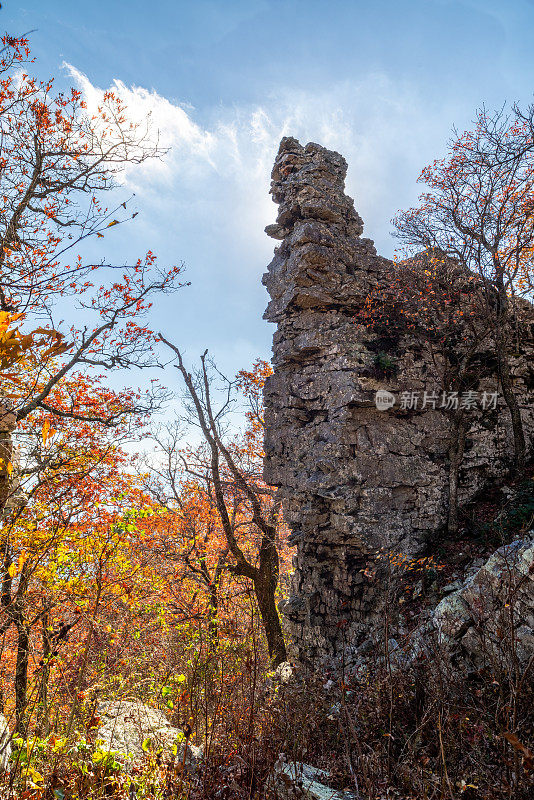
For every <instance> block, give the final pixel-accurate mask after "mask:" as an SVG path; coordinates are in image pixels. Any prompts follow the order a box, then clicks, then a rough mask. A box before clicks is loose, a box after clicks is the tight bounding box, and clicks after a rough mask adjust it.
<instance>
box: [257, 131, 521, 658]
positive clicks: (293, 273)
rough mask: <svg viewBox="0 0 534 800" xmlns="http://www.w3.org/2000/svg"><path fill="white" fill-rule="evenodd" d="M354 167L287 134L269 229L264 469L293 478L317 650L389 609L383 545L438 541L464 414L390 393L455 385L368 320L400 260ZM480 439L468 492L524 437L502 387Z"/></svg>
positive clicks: (300, 576) (397, 548)
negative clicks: (385, 247)
mask: <svg viewBox="0 0 534 800" xmlns="http://www.w3.org/2000/svg"><path fill="white" fill-rule="evenodd" d="M346 171H347V163H346V161H345V159H344V158H343V157H342V156H341V155H339V153H335V152H332V151H330V150H327V149H325V148H324V147H321V146H320V145H318V144H314V143H309V144H307V145H306V146H302V145H301V144H300V143H299V142H298V141H297V140H296V139H293V138H284V139H283V140H282V142H281V144H280V149H279V152H278V155H277V157H276V160H275V164H274V168H273V172H272V185H271V186H272V188H271V193H272V197H273V200H274V201H275V203H277V204H278V206H279V209H278V217H277V220H276V223H274V224H273V225H269V226H268V227H267V229H266V231H267V233H268V234H269V235H270V236H272V237H273V238H275V239H276V240H278V242H279V244H278V246H277V247H276V249H275V254H274V258H273V260H272V262H271V263H270V264H269V267H268V272H267V273H266V275H265V276H264V279H263V282H264V285H265V286H266V288H267V291H268V293H269V295H270V298H271V300H270V302H269V305H268V307H267V311H266V313H265V317H266V319H267V320H269V321H270V322H273V323H275V324H276V326H277V329H276V332H275V334H274V338H273V368H274V374H273V375H272V376H271V377H270V378H269V379H268V381H267V383H266V385H265V390H264V399H265V408H266V414H265V424H266V434H265V461H264V475H265V480H266V481H267V482H268V483H269V484H271V485H274V486H277V487H279V490H280V493H281V496H282V498H283V503H284V514H285V519H286V522H287V523H288V524H289V526H290V528H291V537H290V543H291V544H293V545H295V546H296V555H295V557H294V566H295V573H294V577H293V581H292V591H291V596H290V598H289V599H288V600H287V601H286V602H285V603H284V604H283V606H282V607H281V609H282V611H283V612H284V614H285V615H286V616H287V617H288V618H289V620H290V623H291V627H292V634H293V638H294V640H295V642H296V646H297V657H299V658H302V659H304V660H305V659H310V660H312V661H313V660H315V661H316V660H320V659H322V658H324V657H330V656H332V655H336V654H338V653H339V651H340V649H341V648H342V647H347V646H349V647H351V648H357V647H358V646H361V645H362V643H363V642H365V640H366V638H368V635H369V631H370V630H371V629H372V627H373V626H375V625H376V623H377V621H379V620H380V619H381V617H382V616H383V603H384V592H383V580H382V576H383V571H382V572H381V570H380V568H379V567H378V568H377V566H376V560H375V559H376V554H377V552H378V551H386V552H388V553H393V554H395V553H397V554H403V555H404V556H406V557H408V558H417V557H418V556H420V555H421V554H422V553H428V548H429V547H430V546H431V544H432V542H435V541H436V540H439V537H440V536H442V535H443V530H444V526H445V523H446V519H447V510H448V450H449V444H450V436H451V431H450V421H449V418H448V417H446V416H445V415H444V414H443V413H442V412H440V410H439V408H436V409H433V408H432V407H431V406H427V407H426V408H425V409H417V410H414V411H411V412H409V413H406V412H401V411H400V410H399V407H398V405H397V406H396V407H395V406H394V407H393V408H391V409H390V410H387V411H382V410H378V409H377V407H376V404H375V395H376V392H377V391H378V390H386V391H389V392H392V393H395V394H396V395H397V396H398V394H399V393H401V392H403V391H410V392H412V391H418V392H423V391H427V392H429V393H431V392H439V388H440V383H439V376H438V375H437V373H436V368H435V365H434V363H433V361H432V359H431V358H430V356H429V355H428V353H426V352H424V351H423V350H422V348H421V346H420V342H419V343H418V342H416V341H414V339H413V338H410V333H409V331H406V332H405V333H404V334H403V335H402V336H401V337H400V339H399V340H398V341H397V342H395V343H394V344H391V343H389V344H388V343H387V342H384V341H382V340H381V339H380V337H379V336H378V335H377V334H376V333H374V332H373V331H372V330H371V329H369V328H367V327H365V326H364V325H361V324H358V323H357V322H356V321H355V314H356V312H357V311H358V309H360V308H361V307H362V304H363V302H364V301H365V298H366V297H367V296H368V294H369V292H370V291H371V290H372V289H373V288H374V287H376V286H380V285H382V284H387V282H388V278H389V276H390V275H391V272H392V268H393V264H392V262H391V261H388V260H387V259H385V258H382V257H381V256H379V255H377V253H376V250H375V247H374V245H373V242H372V241H371V240H369V239H365V238H363V237H362V232H363V223H362V220H361V218H360V216H359V215H358V213H357V212H356V211H355V209H354V204H353V201H352V199H351V198H350V197H348V196H347V195H346V194H345V190H344V181H345V175H346ZM533 319H534V318H531V321H530V323H529V324H530V328H531V330H532V328H534V324H533ZM529 341H530V343H529V344H528V348H530V349H527V350H525V347H527V345H525V347H523V349H522V350H521V352H519V353H518V354H517V356H516V357H515V360H514V362H513V363H512V372H513V375H514V389H515V391H516V393H517V395H518V397H519V399H520V404H521V413H522V415H523V419H524V425H525V429H526V431H527V436H529V437H530V439H531V438H532V431H533V430H534V408H533V406H534V403H533V396H532V382H533V376H532V374H531V373H532V364H534V359H533V352H534V349H533V345H532V335H530V340H529ZM388 347H389V348H390V350H391V356H392V358H394V359H395V364H396V369H395V373H394V374H393V375H389V376H388V377H385V376H384V374H381V373H380V371H379V370H377V368H376V358H377V353H379V352H381V351H384V350H386V351H387V350H388ZM388 355H389V353H388ZM529 364H530V366H529ZM480 389H481V390H482V389H484V390H487V391H488V392H489V391H493V392H495V391H498V382H497V378H496V376H495V375H494V374H491V373H488V374H486V376H485V377H484V379H483V382H482V383H481V384H480ZM467 439H468V442H469V446H468V447H467V448H466V452H465V455H464V460H463V463H462V468H461V475H460V493H459V494H460V503H461V504H463V503H467V502H470V501H471V500H473V498H474V497H476V496H477V495H479V494H480V492H482V491H483V490H484V489H485V487H487V486H489V485H491V484H492V483H495V482H499V481H500V480H502V479H503V477H504V476H505V475H506V474H507V473H508V470H509V465H510V459H511V456H512V447H513V437H512V434H511V426H510V422H509V414H508V412H507V409H506V408H504V406H503V403H502V400H501V399H499V406H498V408H497V410H496V411H495V412H494V413H493V414H492V415H487V416H485V417H484V418H482V417H481V414H480V413H479V414H476V413H474V414H473V417H472V424H471V427H470V429H469V431H468V434H467Z"/></svg>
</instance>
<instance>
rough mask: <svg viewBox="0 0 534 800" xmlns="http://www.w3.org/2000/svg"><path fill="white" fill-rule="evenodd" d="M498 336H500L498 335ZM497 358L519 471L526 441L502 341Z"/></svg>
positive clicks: (522, 467)
mask: <svg viewBox="0 0 534 800" xmlns="http://www.w3.org/2000/svg"><path fill="white" fill-rule="evenodd" d="M499 338H500V337H499ZM498 358H499V377H500V379H501V386H502V393H503V395H504V399H505V402H506V405H507V406H508V409H509V411H510V417H511V420H512V430H513V432H514V466H515V471H516V472H517V473H519V474H520V473H521V472H522V471H523V470H524V468H525V462H526V443H525V432H524V430H523V420H522V419H521V412H520V410H519V405H518V402H517V398H516V396H515V392H514V389H513V385H512V376H511V375H510V365H509V363H508V353H507V352H506V347H505V346H504V343H503V342H499V344H498Z"/></svg>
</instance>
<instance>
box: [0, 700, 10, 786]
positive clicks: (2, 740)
mask: <svg viewBox="0 0 534 800" xmlns="http://www.w3.org/2000/svg"><path fill="white" fill-rule="evenodd" d="M10 755H11V734H10V732H9V726H8V724H7V719H6V718H5V717H4V715H3V714H0V772H2V771H3V770H5V769H7V767H8V765H9V756H10Z"/></svg>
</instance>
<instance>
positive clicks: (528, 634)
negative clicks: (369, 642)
mask: <svg viewBox="0 0 534 800" xmlns="http://www.w3.org/2000/svg"><path fill="white" fill-rule="evenodd" d="M431 622H432V625H433V627H434V628H435V629H436V630H437V631H438V634H439V638H440V640H441V641H442V642H443V643H444V644H445V645H446V646H448V647H450V648H452V649H453V650H458V649H460V650H461V651H463V652H464V653H465V654H467V655H468V656H469V659H470V661H471V662H472V663H474V664H476V665H478V666H481V665H483V664H484V663H486V664H487V663H491V664H493V665H494V666H500V667H501V669H502V670H503V671H504V672H508V671H509V670H510V669H511V666H512V664H514V663H516V664H517V665H518V666H519V667H520V668H521V669H524V668H525V667H526V666H527V664H528V662H529V659H530V658H532V657H533V656H534V531H532V533H531V535H530V536H529V537H528V538H525V539H518V540H517V541H515V542H512V543H511V544H509V545H505V546H503V547H500V548H499V549H498V550H497V551H496V552H495V553H494V554H493V555H492V556H491V558H489V559H488V560H487V561H486V563H485V564H484V565H483V566H482V567H481V568H480V569H479V570H478V571H477V572H476V573H475V574H474V575H471V576H470V577H469V578H467V580H465V581H464V582H463V584H462V585H461V586H460V587H459V588H458V589H456V590H455V591H453V592H451V593H450V594H448V595H447V596H446V597H444V598H443V600H441V602H440V603H439V605H438V606H437V607H436V608H435V610H434V612H433V615H432V620H431Z"/></svg>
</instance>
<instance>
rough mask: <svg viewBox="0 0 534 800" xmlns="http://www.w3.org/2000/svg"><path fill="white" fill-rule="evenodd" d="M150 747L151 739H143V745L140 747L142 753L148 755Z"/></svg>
mask: <svg viewBox="0 0 534 800" xmlns="http://www.w3.org/2000/svg"><path fill="white" fill-rule="evenodd" d="M151 745H152V739H150V738H147V739H145V740H144V741H143V744H142V745H141V748H142V750H143V753H148V751H149V750H150V746H151Z"/></svg>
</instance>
